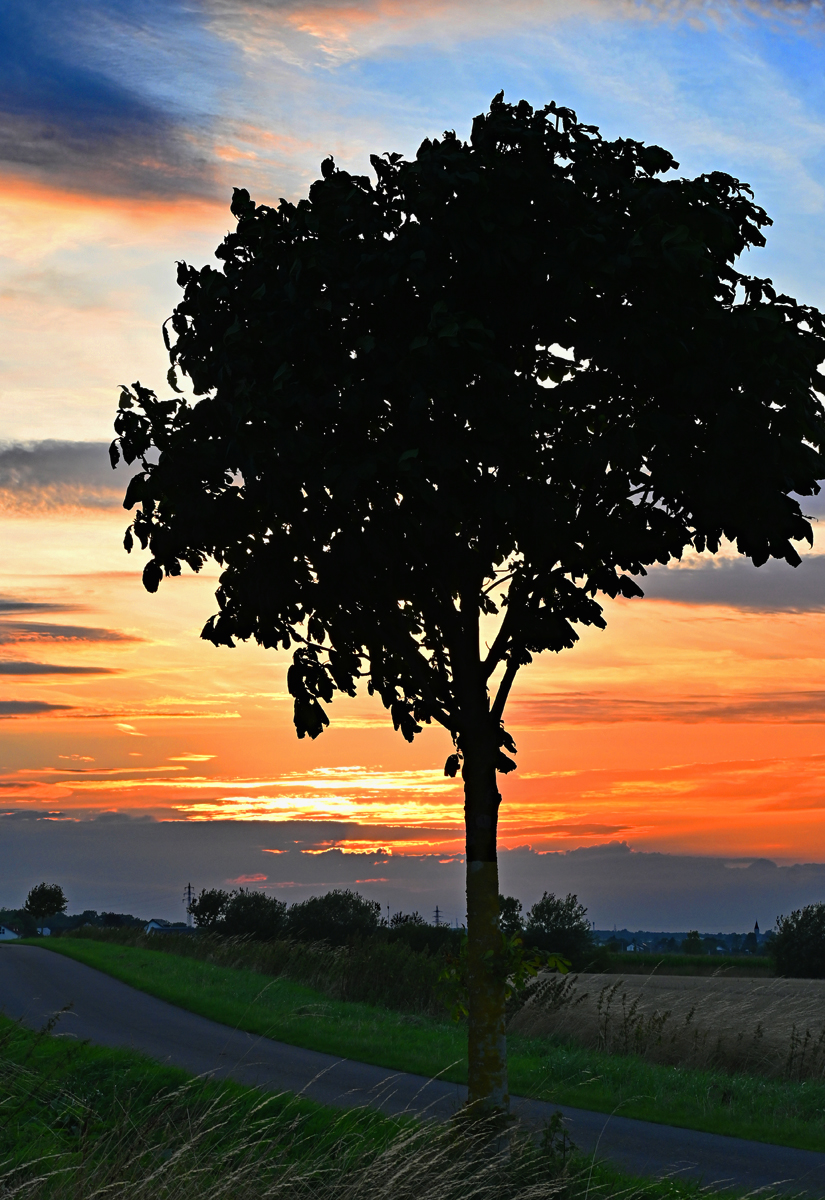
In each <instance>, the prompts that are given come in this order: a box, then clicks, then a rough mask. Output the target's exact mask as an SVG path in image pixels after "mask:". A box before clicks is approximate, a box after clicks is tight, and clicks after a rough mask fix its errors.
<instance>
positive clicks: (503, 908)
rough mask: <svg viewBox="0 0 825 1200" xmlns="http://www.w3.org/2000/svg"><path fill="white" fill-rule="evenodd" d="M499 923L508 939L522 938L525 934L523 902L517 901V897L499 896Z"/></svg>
mask: <svg viewBox="0 0 825 1200" xmlns="http://www.w3.org/2000/svg"><path fill="white" fill-rule="evenodd" d="M545 894H546V893H545ZM498 923H499V928H500V929H501V932H502V933H504V934H506V936H507V937H521V935H522V934H523V933H524V918H523V917H522V915H521V901H520V900H517V899H516V897H515V896H499V898H498Z"/></svg>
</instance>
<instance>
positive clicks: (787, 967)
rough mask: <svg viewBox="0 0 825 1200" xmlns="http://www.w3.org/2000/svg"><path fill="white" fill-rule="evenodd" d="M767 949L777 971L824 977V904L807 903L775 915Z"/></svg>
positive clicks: (801, 975) (795, 975) (794, 975)
mask: <svg viewBox="0 0 825 1200" xmlns="http://www.w3.org/2000/svg"><path fill="white" fill-rule="evenodd" d="M776 929H777V933H776V937H775V938H772V939H771V941H770V942H769V943H768V946H767V951H768V954H769V955H770V956H771V958H772V959H773V962H774V966H775V970H776V973H777V975H785V976H789V977H791V978H793V977H796V978H798V979H825V904H808V905H806V907H805V908H801V909H800V908H797V909H795V910H794V912H792V913H791V915H790V916H789V917H785V916H781V917H777V918H776Z"/></svg>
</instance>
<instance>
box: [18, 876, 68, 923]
mask: <svg viewBox="0 0 825 1200" xmlns="http://www.w3.org/2000/svg"><path fill="white" fill-rule="evenodd" d="M67 903H68V901H67V900H66V896H65V893H64V891H63V888H62V887H61V886H60V884H59V883H38V884H36V886H35V887H33V888H32V889H31V891H30V892H29V894H28V896H27V897H26V903H25V905H24V908H25V911H26V912H27V913H30V914H31V915H32V916H33V917H34V919H35V920H36V921H45V919H46V917H55V916H57V914H58V913H63V912H65V911H66V905H67Z"/></svg>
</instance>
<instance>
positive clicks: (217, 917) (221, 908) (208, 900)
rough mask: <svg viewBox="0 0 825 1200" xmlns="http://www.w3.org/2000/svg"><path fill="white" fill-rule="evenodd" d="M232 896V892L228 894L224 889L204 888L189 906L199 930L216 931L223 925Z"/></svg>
mask: <svg viewBox="0 0 825 1200" xmlns="http://www.w3.org/2000/svg"><path fill="white" fill-rule="evenodd" d="M232 896H233V893H232V892H226V891H224V889H223V888H203V889H202V890H201V894H200V895H199V896H197V897H196V898H195V899H194V900H193V901H192V903H191V904H190V905H189V911H190V913H191V914H192V919H193V921H194V922H195V925H196V926H197V928H198V929H215V928H216V927H217V926H219V925H221V923H222V922H223V919H224V917H225V916H226V910H227V908H228V907H229V901H230V900H231V899H232Z"/></svg>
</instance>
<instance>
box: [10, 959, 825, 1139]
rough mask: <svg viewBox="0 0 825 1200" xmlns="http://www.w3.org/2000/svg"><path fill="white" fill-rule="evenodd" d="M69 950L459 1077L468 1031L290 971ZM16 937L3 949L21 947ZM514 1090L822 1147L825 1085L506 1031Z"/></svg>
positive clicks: (259, 1021) (361, 1056)
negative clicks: (334, 993)
mask: <svg viewBox="0 0 825 1200" xmlns="http://www.w3.org/2000/svg"><path fill="white" fill-rule="evenodd" d="M37 944H38V945H40V946H41V947H44V948H45V947H46V946H47V947H48V949H50V950H52V951H54V952H56V953H59V954H65V955H67V956H68V957H70V958H73V959H76V960H78V961H80V962H84V963H87V964H88V965H89V966H92V967H95V968H97V969H98V970H101V971H105V972H106V973H107V974H109V975H112V976H114V977H115V978H117V979H120V980H122V981H123V982H124V983H128V984H131V985H132V986H133V987H136V988H140V989H141V990H142V991H145V992H149V993H151V994H152V995H154V996H158V997H159V998H160V999H162V1000H167V1001H169V1002H170V1003H172V1004H176V1005H178V1006H179V1007H180V1008H186V1009H189V1010H190V1011H192V1012H197V1013H199V1014H201V1016H204V1017H209V1018H210V1019H212V1020H214V1021H219V1022H221V1023H222V1024H225V1025H230V1026H232V1027H235V1028H238V1029H244V1030H247V1031H248V1032H250V1033H255V1034H261V1035H263V1036H265V1037H270V1038H274V1039H275V1040H278V1041H283V1042H288V1043H289V1044H290V1045H294V1046H303V1047H306V1048H307V1049H311V1050H320V1051H324V1052H326V1053H329V1054H335V1055H340V1056H341V1057H345V1058H350V1059H353V1060H356V1061H360V1062H368V1063H374V1064H376V1065H378V1066H382V1067H387V1068H389V1069H392V1070H399V1071H410V1072H413V1073H414V1074H418V1075H424V1076H427V1077H431V1076H434V1075H441V1077H442V1078H444V1079H447V1080H450V1081H454V1082H458V1083H463V1082H466V1078H467V1041H466V1029H465V1027H464V1026H462V1025H455V1024H453V1023H450V1022H446V1021H445V1022H440V1021H436V1020H434V1019H432V1018H429V1017H424V1016H412V1015H406V1014H403V1013H398V1012H393V1011H390V1010H387V1009H382V1008H377V1007H373V1006H370V1005H367V1004H355V1003H349V1002H345V1001H341V1000H334V999H331V998H330V997H328V996H325V995H324V994H323V993H322V992H319V991H316V990H314V989H312V988H309V987H306V986H304V985H303V984H297V983H292V982H291V981H289V980H287V979H283V978H276V979H272V978H268V977H266V976H263V975H260V974H257V973H256V972H253V971H247V970H241V969H235V968H230V967H218V966H214V965H213V964H211V963H206V962H202V961H199V960H196V959H190V958H182V957H178V956H176V955H173V954H165V953H162V952H159V951H152V950H143V949H138V948H133V947H125V946H118V945H114V944H111V943H105V942H95V941H85V940H80V939H78V940H74V939H68V938H66V939H64V938H61V939H55V940H54V941H50V942H48V943H46V942H44V941H38V942H37ZM14 952H15V947H14V945H9V946H6V947H3V949H2V951H0V953H9V954H13V953H14ZM509 1075H510V1089H511V1091H512V1093H513V1094H514V1095H521V1096H528V1097H532V1098H535V1099H540V1100H548V1101H550V1102H551V1103H555V1104H569V1105H573V1106H575V1107H578V1108H587V1109H592V1110H595V1111H597V1112H604V1113H618V1114H620V1115H622V1116H627V1117H637V1118H640V1119H642V1120H648V1121H655V1122H658V1123H660V1124H664V1125H675V1126H682V1127H684V1128H687V1129H699V1130H705V1131H707V1132H709V1133H722V1134H728V1135H730V1136H733V1137H742V1138H752V1139H754V1140H756V1141H762V1142H768V1143H772V1144H774V1145H783V1146H796V1147H798V1148H800V1149H804V1150H820V1151H825V1084H823V1083H820V1082H819V1081H806V1082H804V1083H795V1082H791V1081H784V1080H772V1079H767V1078H763V1077H758V1076H748V1075H727V1074H725V1073H723V1072H721V1071H698V1070H693V1069H689V1068H677V1067H668V1066H662V1065H660V1064H656V1063H649V1062H646V1061H645V1060H644V1059H641V1058H638V1057H636V1056H624V1055H611V1054H603V1053H600V1052H599V1051H595V1050H588V1049H584V1048H582V1047H577V1046H574V1045H572V1044H570V1043H561V1042H558V1041H555V1040H553V1039H549V1038H546V1039H541V1038H525V1037H517V1036H514V1037H511V1038H510V1039H509Z"/></svg>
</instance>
